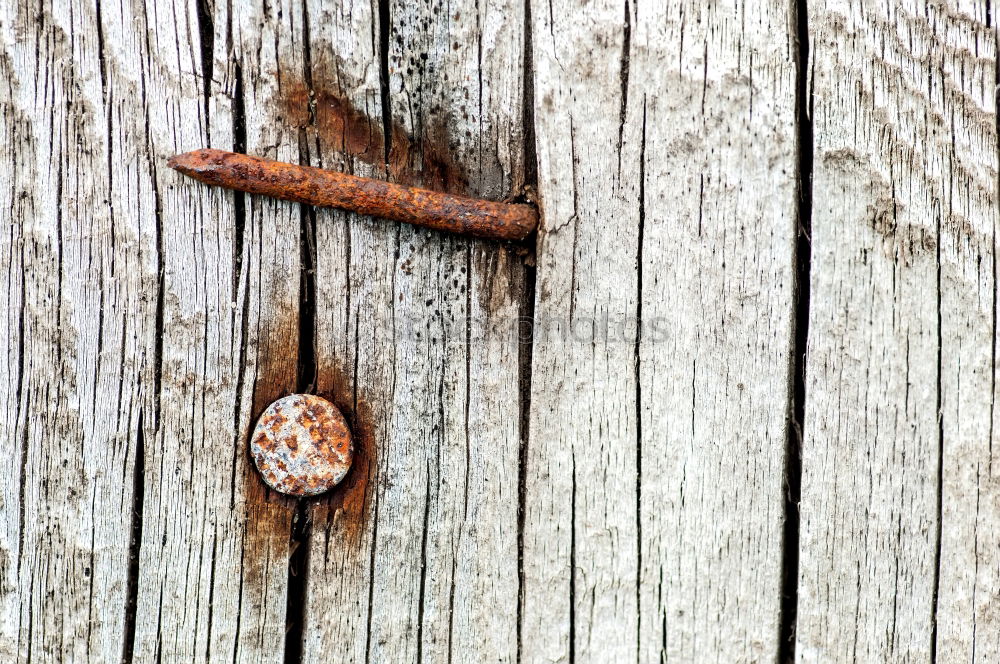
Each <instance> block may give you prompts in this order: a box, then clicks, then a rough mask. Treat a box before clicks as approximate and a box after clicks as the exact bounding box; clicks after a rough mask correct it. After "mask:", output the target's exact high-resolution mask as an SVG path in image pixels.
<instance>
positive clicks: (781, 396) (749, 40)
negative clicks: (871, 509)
mask: <svg viewBox="0 0 1000 664" xmlns="http://www.w3.org/2000/svg"><path fill="white" fill-rule="evenodd" d="M532 18H533V30H532V41H533V58H532V61H533V65H534V70H535V96H536V100H537V101H536V105H535V109H536V135H537V145H538V169H539V177H538V181H539V196H540V198H541V201H542V209H543V212H544V221H543V225H542V229H541V231H540V235H539V246H538V281H537V289H536V290H537V294H538V295H537V300H536V305H535V314H536V327H535V337H534V354H533V366H532V395H531V413H530V415H531V427H530V442H529V449H528V466H527V473H526V477H527V496H526V500H525V526H524V529H525V535H524V552H523V555H524V577H525V579H524V588H525V599H524V625H523V637H522V642H523V647H524V657H525V659H526V660H528V661H577V662H580V661H601V662H603V661H609V660H611V661H631V660H636V661H655V660H666V661H674V660H681V661H703V660H709V659H719V660H722V661H766V660H773V659H774V658H775V657H776V655H777V651H778V632H779V626H778V617H779V610H780V591H779V589H780V579H781V571H782V561H781V520H782V509H783V488H784V484H783V471H784V468H783V457H784V448H785V441H786V438H787V435H788V431H787V426H788V425H787V417H788V412H787V408H788V397H789V391H790V390H789V388H790V385H789V379H790V373H789V366H790V357H789V355H790V349H791V346H792V329H791V320H792V313H793V302H792V296H793V274H794V264H793V245H794V238H795V230H796V200H795V188H796V177H797V173H796V169H797V163H796V145H795V143H796V140H795V131H796V128H795V76H796V73H795V70H796V67H795V53H796V49H795V45H794V43H793V34H794V28H793V25H792V24H791V23H790V19H791V14H790V8H789V6H788V5H787V4H786V3H781V2H774V3H766V4H764V5H763V6H754V7H746V6H743V5H741V4H738V3H723V4H722V5H713V6H712V7H706V6H703V5H702V4H701V3H682V4H681V5H664V4H663V3H656V2H629V3H625V4H622V3H612V2H601V3H591V4H590V5H588V6H587V7H586V8H581V7H578V6H576V4H575V3H571V2H558V1H554V2H553V3H551V5H550V6H545V5H544V4H543V5H541V6H537V7H533V8H532Z"/></svg>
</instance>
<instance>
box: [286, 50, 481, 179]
mask: <svg viewBox="0 0 1000 664" xmlns="http://www.w3.org/2000/svg"><path fill="white" fill-rule="evenodd" d="M285 75H286V74H285V73H284V72H283V76H285ZM313 78H314V80H324V77H323V76H321V75H320V72H317V71H316V68H315V67H314V71H313ZM274 104H275V106H276V107H277V108H278V109H279V110H280V111H281V112H282V115H283V116H284V117H285V118H286V119H287V121H288V122H289V123H290V124H293V125H295V126H298V127H299V128H300V129H302V130H304V131H306V132H310V133H313V134H314V135H316V136H318V137H319V139H320V140H321V141H322V144H323V145H325V146H327V147H330V148H333V149H335V150H337V151H338V152H340V153H341V156H342V157H343V158H346V159H345V161H346V163H345V164H344V167H345V168H346V169H348V170H350V168H351V163H350V162H351V160H352V159H356V160H358V161H361V162H364V163H366V164H369V165H371V166H374V167H376V168H377V169H379V170H380V171H384V170H385V169H386V152H385V133H386V132H384V131H383V128H382V120H381V119H379V118H372V117H371V116H370V114H369V113H368V112H366V111H364V110H361V109H358V108H356V107H354V106H353V105H352V104H351V103H350V101H348V100H347V99H345V98H344V97H343V96H342V95H341V94H339V93H337V92H334V91H332V90H327V89H323V88H322V87H320V86H317V87H315V88H310V87H309V85H308V84H307V83H306V82H305V81H303V80H302V79H294V80H288V79H287V78H282V86H281V89H280V91H279V92H278V93H277V95H276V97H275V99H274ZM388 134H389V137H390V143H389V153H388V155H389V158H388V172H387V173H386V176H387V177H388V178H389V179H390V180H392V181H394V182H398V183H400V184H406V185H410V186H419V187H425V188H427V189H432V190H435V191H442V192H447V193H452V194H467V193H469V185H468V183H469V180H468V176H467V175H466V173H465V170H464V169H463V168H462V167H461V165H460V164H459V163H458V161H457V159H456V158H455V156H454V155H453V154H452V151H451V149H450V148H449V147H448V139H447V130H446V129H445V128H444V127H443V126H441V125H438V124H431V125H430V126H429V128H428V130H427V132H426V134H427V135H425V136H421V137H414V136H410V135H409V134H408V133H407V132H406V130H405V129H404V128H403V127H402V126H401V125H400V124H399V123H398V122H393V123H392V126H391V127H390V128H389V132H388ZM327 167H330V166H327Z"/></svg>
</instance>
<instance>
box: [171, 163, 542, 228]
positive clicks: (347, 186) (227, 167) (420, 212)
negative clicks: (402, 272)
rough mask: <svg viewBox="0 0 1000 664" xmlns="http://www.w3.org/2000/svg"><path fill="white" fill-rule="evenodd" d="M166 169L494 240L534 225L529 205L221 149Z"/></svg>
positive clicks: (235, 186)
mask: <svg viewBox="0 0 1000 664" xmlns="http://www.w3.org/2000/svg"><path fill="white" fill-rule="evenodd" d="M167 165H168V166H170V167H171V168H174V169H176V170H178V171H180V172H181V173H183V174H184V175H188V176H190V177H193V178H195V179H196V180H200V181H202V182H204V183H206V184H211V185H218V186H221V187H226V188H228V189H236V190H239V191H246V192H249V193H252V194H264V195H265V196H273V197H275V198H283V199H286V200H290V201H297V202H299V203H307V204H309V205H318V206H321V207H335V208H341V209H344V210H350V211H351V212H357V213H358V214H368V215H372V216H375V217H383V218H385V219H392V220H393V221H401V222H405V223H408V224H416V225H418V226H426V227H428V228H433V229H435V230H439V231H450V232H453V233H463V234H466V235H474V236H476V237H481V238H490V239H496V240H523V239H525V238H526V237H528V236H529V235H531V233H532V232H533V231H534V230H535V227H536V226H537V225H538V212H537V211H536V210H535V208H533V207H532V206H530V205H521V204H516V203H498V202H495V201H484V200H479V199H476V198H468V197H465V196H454V195H452V194H443V193H440V192H437V191H430V190H428V189H418V188H416V187H407V186H404V185H401V184H394V183H391V182H384V181H382V180H373V179H371V178H363V177H358V176H356V175H348V174H346V173H336V172H333V171H327V170H323V169H320V168H312V167H310V166H298V165H296V164H286V163H284V162H280V161H274V160H273V159H263V158H261V157H252V156H250V155H245V154H237V153H235V152H226V151H225V150H212V149H204V150H194V151H193V152H185V153H184V154H178V155H174V156H173V157H171V158H170V159H169V160H168V161H167Z"/></svg>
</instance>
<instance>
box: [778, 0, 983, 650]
mask: <svg viewBox="0 0 1000 664" xmlns="http://www.w3.org/2000/svg"><path fill="white" fill-rule="evenodd" d="M988 11H989V5H988V4H987V3H973V2H967V3H960V5H959V6H956V7H954V8H948V7H945V6H939V5H925V4H923V3H911V2H901V3H891V4H889V5H886V4H881V5H870V6H869V5H864V6H862V5H861V4H857V3H840V2H834V3H824V2H817V3H810V7H809V27H810V33H811V46H812V51H811V57H810V71H811V72H812V81H811V85H812V89H813V94H814V96H813V99H812V105H813V111H812V125H813V127H814V130H815V171H814V178H813V201H814V212H813V221H812V238H813V252H812V293H811V296H812V297H811V299H812V307H811V311H810V327H809V333H810V334H809V336H810V340H809V354H808V366H807V381H808V382H807V393H806V394H807V402H806V412H805V441H804V449H803V475H802V511H801V514H802V529H801V533H802V534H801V552H802V553H801V556H802V557H801V566H800V575H799V611H798V630H797V636H798V649H797V651H798V659H799V660H801V661H817V662H828V661H841V660H848V659H852V658H853V659H857V660H859V661H927V660H928V659H932V658H933V656H934V654H935V653H936V657H937V660H938V661H942V662H944V661H947V662H959V661H961V662H965V661H977V662H991V661H996V660H997V658H998V656H1000V650H998V648H1000V637H998V635H1000V630H998V625H1000V578H998V573H1000V570H998V566H1000V555H998V548H997V547H998V544H1000V521H998V516H1000V512H998V510H1000V481H998V474H1000V468H997V467H995V466H994V464H993V459H992V456H993V451H992V450H993V446H994V443H993V441H994V439H995V435H996V434H995V433H994V425H995V419H994V418H995V409H994V402H995V399H996V389H995V387H996V386H995V375H996V363H995V353H996V341H995V338H996V261H995V251H996V229H997V221H998V219H997V207H996V206H997V158H998V157H997V141H996V116H995V92H996V32H995V30H996V29H995V27H994V26H995V20H996V19H995V17H991V16H989V15H988V14H987V12H988ZM939 408H940V412H939ZM939 483H940V485H941V487H942V488H943V492H940V493H939ZM939 501H940V502H939ZM935 623H936V625H935Z"/></svg>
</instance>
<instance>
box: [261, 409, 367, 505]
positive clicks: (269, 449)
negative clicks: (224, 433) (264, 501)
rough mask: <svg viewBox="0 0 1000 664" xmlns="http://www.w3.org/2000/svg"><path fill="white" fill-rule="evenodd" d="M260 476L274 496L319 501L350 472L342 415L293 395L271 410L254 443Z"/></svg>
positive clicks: (348, 438) (350, 455)
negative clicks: (305, 497)
mask: <svg viewBox="0 0 1000 664" xmlns="http://www.w3.org/2000/svg"><path fill="white" fill-rule="evenodd" d="M250 453H251V454H252V455H253V460H254V463H255V464H257V470H258V471H259V472H260V475H261V477H263V478H264V481H265V482H267V485H268V486H269V487H271V488H272V489H274V490H275V491H280V492H281V493H285V494H288V495H290V496H315V495H317V494H320V493H323V492H324V491H329V490H330V489H332V488H333V487H335V486H336V485H337V484H338V483H339V482H340V481H341V480H342V479H344V476H345V475H347V471H348V470H349V469H350V468H351V461H352V460H353V459H354V445H353V443H352V441H351V431H350V429H348V427H347V422H346V421H345V420H344V416H343V415H341V413H340V410H338V409H337V407H336V406H334V405H333V404H332V403H330V402H329V401H327V400H326V399H324V398H322V397H318V396H315V395H313V394H290V395H288V396H287V397H282V398H281V399H278V400H277V401H275V402H274V403H272V404H271V405H270V406H268V407H267V408H266V409H265V410H264V412H263V413H261V416H260V419H259V420H257V427H256V428H255V429H254V432H253V436H252V437H251V438H250Z"/></svg>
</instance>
